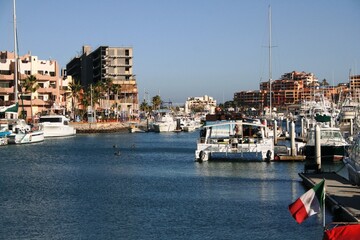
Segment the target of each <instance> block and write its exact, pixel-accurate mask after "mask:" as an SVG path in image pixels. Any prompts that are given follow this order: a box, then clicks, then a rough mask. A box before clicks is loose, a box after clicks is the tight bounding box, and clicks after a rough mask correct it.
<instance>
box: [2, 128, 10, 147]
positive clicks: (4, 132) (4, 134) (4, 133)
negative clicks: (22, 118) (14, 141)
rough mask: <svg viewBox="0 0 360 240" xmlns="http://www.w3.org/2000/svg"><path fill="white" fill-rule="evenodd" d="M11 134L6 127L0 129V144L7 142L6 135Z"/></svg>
mask: <svg viewBox="0 0 360 240" xmlns="http://www.w3.org/2000/svg"><path fill="white" fill-rule="evenodd" d="M10 134H11V132H10V131H8V130H7V129H6V128H3V129H1V130H0V146H4V145H7V144H8V136H9V135H10Z"/></svg>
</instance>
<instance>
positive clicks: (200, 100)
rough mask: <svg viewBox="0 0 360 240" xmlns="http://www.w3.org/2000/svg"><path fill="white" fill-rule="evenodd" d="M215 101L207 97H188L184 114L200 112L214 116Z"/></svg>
mask: <svg viewBox="0 0 360 240" xmlns="http://www.w3.org/2000/svg"><path fill="white" fill-rule="evenodd" d="M215 108H216V100H214V99H213V98H212V97H209V96H207V95H205V96H203V97H189V98H188V99H187V101H186V102H185V113H186V114H189V113H191V112H192V111H193V110H196V111H202V112H205V113H208V114H214V113H215Z"/></svg>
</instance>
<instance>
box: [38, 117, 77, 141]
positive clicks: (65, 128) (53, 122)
mask: <svg viewBox="0 0 360 240" xmlns="http://www.w3.org/2000/svg"><path fill="white" fill-rule="evenodd" d="M69 121H70V120H69V119H68V118H67V117H65V116H63V115H45V116H41V117H40V119H39V123H40V125H41V126H42V129H43V131H44V137H45V138H48V137H68V136H74V135H75V134H76V129H75V128H74V127H72V126H70V125H69Z"/></svg>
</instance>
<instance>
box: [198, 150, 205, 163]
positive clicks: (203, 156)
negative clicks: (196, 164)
mask: <svg viewBox="0 0 360 240" xmlns="http://www.w3.org/2000/svg"><path fill="white" fill-rule="evenodd" d="M199 157H200V159H199V160H200V162H203V161H204V160H205V158H206V152H204V151H200V153H199Z"/></svg>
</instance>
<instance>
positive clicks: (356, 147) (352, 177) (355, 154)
mask: <svg viewBox="0 0 360 240" xmlns="http://www.w3.org/2000/svg"><path fill="white" fill-rule="evenodd" d="M343 162H344V164H345V166H346V168H347V171H348V179H349V181H350V182H351V183H352V184H354V185H358V186H360V136H359V135H358V136H357V137H356V138H355V139H354V141H353V142H352V144H351V146H350V147H349V150H348V156H347V157H345V158H344V160H343Z"/></svg>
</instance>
